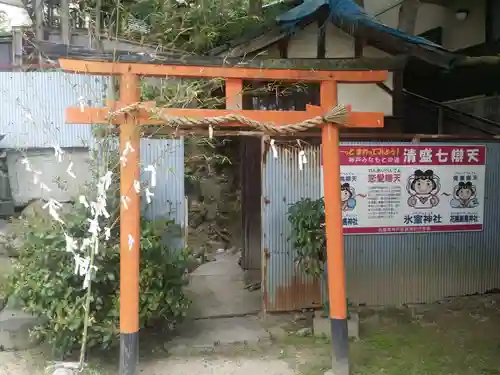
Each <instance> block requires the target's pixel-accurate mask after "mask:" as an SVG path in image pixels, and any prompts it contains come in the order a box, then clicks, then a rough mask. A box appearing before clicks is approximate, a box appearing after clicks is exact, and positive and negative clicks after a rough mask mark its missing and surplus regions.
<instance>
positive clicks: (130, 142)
mask: <svg viewBox="0 0 500 375" xmlns="http://www.w3.org/2000/svg"><path fill="white" fill-rule="evenodd" d="M140 99H141V89H140V82H139V76H137V75H135V74H122V75H121V76H120V101H121V102H123V104H125V105H130V104H134V103H137V102H139V101H140ZM134 115H135V114H134V112H131V113H127V114H126V115H125V118H124V121H123V122H122V124H121V125H120V155H122V156H123V155H124V154H125V152H126V155H125V158H126V160H124V161H123V162H122V163H121V167H120V168H121V169H120V198H121V199H120V200H121V207H120V375H136V374H137V365H138V363H139V283H138V280H139V263H140V262H139V260H140V259H139V257H140V241H141V233H140V217H141V215H140V195H139V193H137V191H136V190H135V189H134V188H133V186H134V181H139V180H140V175H139V174H140V168H139V164H140V141H141V135H140V127H139V126H137V124H136V119H135V116H134ZM125 150H127V151H125ZM125 207H126V209H125ZM129 239H133V242H131V243H129Z"/></svg>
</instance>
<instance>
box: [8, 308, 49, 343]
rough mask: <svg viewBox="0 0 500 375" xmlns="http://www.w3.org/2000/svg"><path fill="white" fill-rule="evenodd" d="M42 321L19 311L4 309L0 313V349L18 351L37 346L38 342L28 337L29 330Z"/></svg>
mask: <svg viewBox="0 0 500 375" xmlns="http://www.w3.org/2000/svg"><path fill="white" fill-rule="evenodd" d="M43 321H44V320H43V319H41V318H37V317H34V316H33V315H30V314H26V313H24V312H22V311H20V310H12V309H10V308H5V309H4V310H2V311H1V312H0V349H1V350H4V351H18V350H26V349H31V348H33V347H35V346H37V345H38V344H39V342H37V341H36V340H34V339H33V338H32V337H30V330H31V329H32V328H34V327H36V326H37V325H39V324H42V323H43Z"/></svg>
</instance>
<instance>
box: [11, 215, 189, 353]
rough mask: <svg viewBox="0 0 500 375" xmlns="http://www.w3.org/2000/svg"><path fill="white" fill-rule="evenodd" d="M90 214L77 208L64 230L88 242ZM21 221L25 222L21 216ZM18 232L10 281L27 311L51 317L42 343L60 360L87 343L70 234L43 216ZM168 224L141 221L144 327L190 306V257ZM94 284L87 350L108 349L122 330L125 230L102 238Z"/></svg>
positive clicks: (40, 334) (38, 333) (39, 331)
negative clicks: (169, 238) (177, 246)
mask: <svg viewBox="0 0 500 375" xmlns="http://www.w3.org/2000/svg"><path fill="white" fill-rule="evenodd" d="M87 215H88V213H87V212H86V210H85V209H84V208H83V207H78V206H75V207H73V208H72V209H71V210H70V212H69V213H68V214H66V215H65V216H64V221H65V223H66V228H65V232H66V233H68V235H70V236H72V237H73V238H75V239H76V238H85V237H88V233H86V230H87V228H88V223H87V221H86V220H87ZM20 220H21V219H20ZM18 224H19V226H18V228H19V230H17V231H16V232H17V235H20V236H21V238H20V240H21V241H20V242H21V243H22V245H21V247H20V249H19V258H18V260H17V262H16V264H15V267H14V271H13V274H12V276H11V278H10V295H9V298H13V299H14V300H15V301H16V302H18V303H21V304H22V306H23V308H24V309H25V310H26V311H27V312H29V313H33V314H35V315H37V316H45V317H47V318H48V319H47V320H46V323H45V324H44V325H42V326H39V327H37V328H36V329H35V330H34V331H33V334H34V336H35V337H36V338H38V339H42V340H44V341H45V342H46V343H49V344H51V345H52V346H53V347H54V349H55V351H56V353H57V354H58V355H62V356H64V355H66V354H68V353H70V352H71V351H72V350H73V349H74V348H75V347H76V346H77V345H78V344H79V343H80V342H81V338H82V332H83V326H84V316H85V311H84V301H85V295H86V289H84V288H83V277H82V276H78V275H76V274H75V262H74V259H73V255H72V254H71V253H68V252H67V251H66V241H65V235H64V233H65V232H64V231H63V229H62V227H61V226H60V225H54V221H51V220H42V219H41V218H40V215H38V216H33V217H29V218H26V219H23V220H22V221H20V222H19V223H18ZM169 224H170V223H169V222H151V221H147V220H142V222H141V255H140V256H141V261H140V302H139V303H140V306H139V314H140V325H141V328H143V327H145V326H147V325H149V324H153V323H156V322H157V321H162V322H167V323H168V324H169V325H172V324H175V323H176V322H177V321H179V320H180V319H182V318H183V317H184V316H185V314H186V311H187V309H188V307H189V300H188V299H187V298H186V297H185V295H184V293H183V286H184V285H185V279H184V272H185V269H186V262H185V260H186V257H185V254H184V253H183V252H179V251H171V249H168V248H167V247H166V246H165V245H164V244H162V242H161V235H162V233H163V232H164V231H165V229H166V226H167V225H169ZM95 265H96V266H97V272H96V273H95V277H94V278H93V282H92V293H91V295H92V299H91V308H90V325H89V331H88V347H89V348H92V347H102V348H109V347H110V346H112V345H114V344H115V343H116V342H117V340H116V338H117V335H118V333H119V291H120V282H119V277H120V251H119V229H118V228H116V229H114V230H113V232H112V236H111V238H110V239H109V240H108V241H104V240H103V241H101V244H100V249H99V253H98V254H97V255H96V259H95Z"/></svg>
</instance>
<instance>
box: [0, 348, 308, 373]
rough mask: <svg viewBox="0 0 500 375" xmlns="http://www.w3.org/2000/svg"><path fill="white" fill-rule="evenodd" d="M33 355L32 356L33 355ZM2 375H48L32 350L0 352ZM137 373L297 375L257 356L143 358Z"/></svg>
mask: <svg viewBox="0 0 500 375" xmlns="http://www.w3.org/2000/svg"><path fill="white" fill-rule="evenodd" d="M34 356H35V357H34ZM0 374H2V375H50V374H45V372H44V369H43V366H42V365H41V360H40V358H39V357H37V356H36V354H34V353H33V352H30V351H25V352H19V353H9V352H1V353H0ZM139 374H147V375H248V374H265V375H298V372H296V371H295V370H294V369H292V368H291V367H290V366H289V364H288V363H286V362H285V361H282V360H279V359H257V358H210V359H204V358H200V357H186V358H172V359H165V360H156V361H145V362H143V363H141V365H140V367H139ZM88 375H115V374H113V373H110V372H109V371H99V370H91V371H89V372H88Z"/></svg>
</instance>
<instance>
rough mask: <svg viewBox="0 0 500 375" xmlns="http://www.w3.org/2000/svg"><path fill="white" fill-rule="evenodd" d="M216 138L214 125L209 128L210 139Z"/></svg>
mask: <svg viewBox="0 0 500 375" xmlns="http://www.w3.org/2000/svg"><path fill="white" fill-rule="evenodd" d="M213 137H214V128H213V126H212V125H209V126H208V138H209V139H212V138H213Z"/></svg>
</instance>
